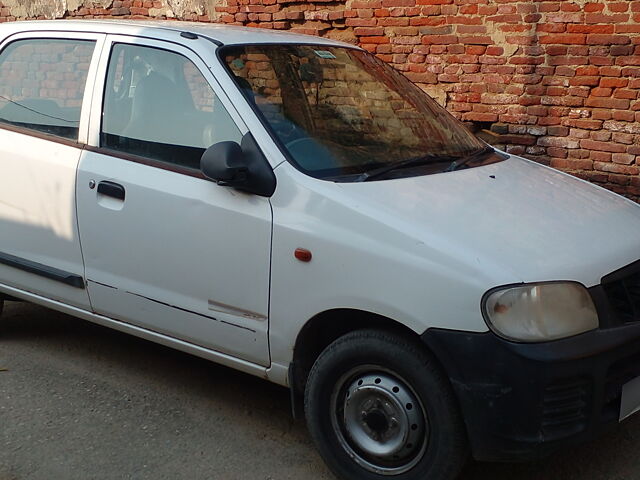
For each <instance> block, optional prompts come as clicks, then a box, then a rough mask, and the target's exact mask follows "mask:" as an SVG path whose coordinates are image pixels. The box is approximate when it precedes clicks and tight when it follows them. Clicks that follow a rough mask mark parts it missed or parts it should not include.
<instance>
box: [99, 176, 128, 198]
mask: <svg viewBox="0 0 640 480" xmlns="http://www.w3.org/2000/svg"><path fill="white" fill-rule="evenodd" d="M98 193H100V194H102V195H106V196H107V197H112V198H116V199H118V200H122V201H123V202H124V195H125V191H124V187H123V186H122V185H120V184H119V183H115V182H109V181H106V180H105V181H103V182H100V183H99V184H98Z"/></svg>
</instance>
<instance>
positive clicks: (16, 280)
mask: <svg viewBox="0 0 640 480" xmlns="http://www.w3.org/2000/svg"><path fill="white" fill-rule="evenodd" d="M104 38H105V36H104V35H100V34H89V33H68V32H65V33H59V32H24V33H20V34H17V35H13V36H10V37H9V38H8V39H5V40H4V41H3V42H2V45H0V284H3V285H5V286H7V287H10V288H17V289H20V290H27V291H29V292H32V293H35V294H37V295H40V296H43V297H46V298H50V299H54V300H59V301H62V302H64V303H68V304H71V305H74V306H77V307H80V308H85V309H87V310H88V309H89V298H88V295H87V291H86V288H85V281H84V267H83V261H82V253H81V251H80V240H79V234H78V228H77V218H76V201H75V181H76V170H77V166H78V161H79V159H80V152H81V150H82V143H83V142H84V141H85V140H86V137H87V128H88V112H89V106H90V99H91V98H90V96H91V94H92V91H93V80H94V78H95V71H96V69H97V62H98V54H96V52H100V47H101V45H102V42H103V41H104ZM5 291H6V290H5Z"/></svg>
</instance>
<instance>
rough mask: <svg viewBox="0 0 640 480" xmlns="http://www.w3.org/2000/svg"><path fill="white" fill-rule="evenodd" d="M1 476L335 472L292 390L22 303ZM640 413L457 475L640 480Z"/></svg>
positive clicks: (11, 326)
mask: <svg viewBox="0 0 640 480" xmlns="http://www.w3.org/2000/svg"><path fill="white" fill-rule="evenodd" d="M3 368H5V369H7V371H0V480H27V479H42V480H45V479H46V480H57V479H61V480H75V479H82V480H87V479H128V478H131V479H154V480H159V479H190V480H196V479H221V480H236V479H237V480H254V479H255V480H267V479H273V480H280V479H296V480H324V479H332V478H333V477H332V476H331V474H330V473H329V472H328V471H327V469H326V468H325V467H324V465H323V463H322V461H321V460H320V458H319V457H318V455H317V454H316V452H315V450H314V448H313V446H312V444H311V442H310V439H309V437H308V435H307V432H306V429H305V426H304V424H303V423H302V422H300V421H298V422H294V421H293V420H292V419H291V416H290V412H289V398H288V392H287V390H286V389H284V388H280V387H278V386H275V385H272V384H269V383H267V382H265V381H262V380H260V379H258V378H254V377H251V376H249V375H245V374H242V373H239V372H236V371H233V370H230V369H228V368H224V367H220V366H217V365H215V364H213V363H210V362H207V361H205V360H201V359H198V358H195V357H192V356H190V355H187V354H183V353H180V352H177V351H174V350H171V349H168V348H165V347H162V346H158V345H155V344H153V343H150V342H147V341H143V340H139V339H136V338H134V337H131V336H127V335H124V334H121V333H118V332H115V331H112V330H109V329H106V328H103V327H99V326H96V325H93V324H90V323H88V322H84V321H82V320H77V319H74V318H71V317H68V316H65V315H62V314H59V313H56V312H53V311H50V310H46V309H44V308H41V307H37V306H34V305H29V304H20V303H8V304H7V305H6V308H5V313H4V315H3V317H2V319H1V320H0V369H3ZM638 452H640V417H638V418H633V419H631V420H630V421H628V422H627V423H625V424H624V425H622V426H621V427H620V428H619V429H617V430H616V431H615V432H613V433H611V434H609V435H607V436H605V437H603V438H601V439H600V440H598V441H597V442H593V443H591V444H588V445H583V446H580V447H577V448H573V449H571V450H568V451H565V452H563V453H562V454H559V455H556V456H554V457H552V458H550V459H548V460H546V461H544V462H539V463H536V464H522V465H515V466H513V465H498V464H475V463H471V464H470V465H469V466H468V467H467V468H466V469H465V471H464V473H463V475H462V477H461V479H460V480H534V479H535V480H556V479H557V480H572V479H576V480H577V479H580V480H590V479H602V480H605V479H606V480H622V479H625V480H626V479H629V480H636V479H640V454H639V453H638Z"/></svg>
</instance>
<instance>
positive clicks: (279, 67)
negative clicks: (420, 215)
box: [221, 44, 495, 181]
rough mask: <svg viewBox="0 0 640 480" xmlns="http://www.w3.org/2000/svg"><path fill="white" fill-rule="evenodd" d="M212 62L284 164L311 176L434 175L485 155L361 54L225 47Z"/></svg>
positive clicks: (414, 91) (458, 127)
mask: <svg viewBox="0 0 640 480" xmlns="http://www.w3.org/2000/svg"><path fill="white" fill-rule="evenodd" d="M221 58H222V59H223V60H224V63H225V64H226V67H227V69H228V71H229V72H230V73H231V74H232V75H233V77H234V78H235V80H236V83H237V84H238V87H239V88H240V89H241V90H242V91H243V93H244V94H245V96H246V97H247V98H248V100H249V101H250V102H251V103H253V104H254V105H255V107H256V108H257V110H258V111H259V113H260V114H261V116H262V118H263V120H264V122H265V123H266V124H267V126H268V127H270V128H271V131H272V132H273V134H274V136H275V137H276V138H277V139H278V140H279V143H280V145H281V146H282V147H283V148H284V150H285V153H287V154H288V158H289V159H290V161H291V162H292V163H293V164H294V165H295V166H296V167H297V168H299V169H300V170H302V171H303V172H305V173H307V174H309V175H312V176H314V177H317V178H325V179H331V180H336V181H355V180H358V179H366V178H369V177H367V175H369V172H375V171H378V172H379V173H381V172H384V173H385V174H386V173H387V168H388V167H389V166H396V165H398V164H403V165H406V166H411V167H417V166H419V167H420V168H421V169H422V170H420V173H421V174H425V173H436V172H442V171H444V170H447V169H455V168H456V165H458V166H459V165H461V164H462V163H463V161H464V163H465V166H471V165H477V161H476V160H477V159H479V158H480V157H483V161H487V158H486V157H487V156H491V151H490V150H488V149H487V146H486V145H485V144H484V143H482V142H481V141H479V140H478V139H477V138H475V137H474V136H473V135H472V134H471V133H470V132H469V131H468V130H467V129H466V128H465V127H464V126H463V125H462V124H461V123H460V122H458V121H457V120H456V119H455V118H453V117H452V116H451V115H450V114H449V113H447V111H446V110H445V109H444V108H442V107H440V106H439V105H438V104H437V103H436V102H435V101H433V100H432V99H431V98H430V97H428V96H427V95H426V94H425V93H424V92H422V90H420V89H419V88H418V87H416V86H415V85H413V84H412V83H411V82H410V81H408V80H407V79H406V78H405V77H404V76H403V75H402V74H400V73H398V72H397V71H395V70H394V69H393V68H391V67H389V66H388V65H386V64H384V63H383V62H381V61H380V60H378V59H377V58H376V57H375V56H373V55H371V54H368V53H367V52H364V51H361V50H357V49H353V48H340V47H327V46H320V45H317V46H314V45H282V44H281V45H252V46H251V45H250V46H230V47H226V48H225V49H224V50H222V52H221ZM483 152H484V153H487V155H484V156H483V155H478V154H481V153H483ZM494 157H495V156H494ZM470 158H473V159H475V160H474V163H469V165H466V161H467V160H468V159H470ZM494 161H495V158H494ZM453 162H457V163H453ZM414 171H415V168H414ZM389 172H390V170H389ZM416 174H417V173H416ZM377 176H378V175H377V174H376V178H377ZM371 178H374V177H373V176H371Z"/></svg>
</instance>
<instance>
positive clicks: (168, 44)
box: [78, 34, 272, 367]
mask: <svg viewBox="0 0 640 480" xmlns="http://www.w3.org/2000/svg"><path fill="white" fill-rule="evenodd" d="M116 44H126V45H131V46H140V47H148V48H157V49H161V50H165V51H167V52H171V53H174V54H179V55H182V56H184V57H185V58H186V59H188V60H189V61H190V62H192V63H193V65H194V66H195V67H196V68H197V69H198V71H199V73H200V74H201V75H202V76H203V77H204V79H205V81H206V82H207V83H208V85H209V86H210V88H211V89H212V91H213V93H214V95H215V96H216V99H217V100H218V101H220V103H221V104H222V106H224V108H225V109H226V110H227V112H228V114H229V116H230V117H231V121H232V122H233V123H234V124H235V126H236V127H237V129H238V130H239V132H240V134H241V135H245V134H247V133H248V132H249V129H248V128H247V126H246V124H245V123H244V121H243V119H242V117H241V116H240V115H239V114H238V112H237V110H236V109H235V108H234V104H233V103H232V102H231V101H230V99H229V97H228V96H227V95H226V93H225V92H224V90H223V89H222V88H221V87H220V85H219V84H218V82H217V81H216V79H215V77H214V76H213V73H212V72H211V70H210V69H209V67H208V66H207V64H206V62H205V61H203V59H202V58H201V56H200V55H199V54H198V52H196V51H195V50H193V49H191V48H188V47H187V46H185V45H184V44H182V43H177V42H172V41H170V40H166V39H163V38H149V37H139V36H135V35H124V34H108V35H107V38H106V39H105V42H104V44H103V51H102V55H101V58H100V63H99V66H98V70H97V79H96V82H95V84H94V91H93V95H92V110H91V114H90V126H89V134H88V138H89V141H88V144H87V146H86V147H85V150H87V151H88V152H94V153H97V154H101V155H107V156H110V157H115V158H119V159H122V160H124V161H130V162H132V163H137V164H141V165H145V166H148V167H152V168H156V169H158V170H164V171H167V172H166V173H168V172H173V173H177V174H181V175H185V176H190V177H196V178H198V179H202V180H205V178H206V177H204V175H203V174H202V173H201V172H200V171H199V170H193V169H191V168H187V167H182V166H179V165H174V164H170V163H167V162H164V161H160V160H155V159H153V158H145V157H141V156H138V155H133V154H129V153H127V152H119V151H114V150H113V149H107V148H103V147H101V146H100V136H101V129H102V116H103V103H104V96H105V89H106V88H107V87H106V82H107V81H108V70H109V65H110V62H111V60H112V58H111V55H112V52H113V48H114V46H115V45H116ZM205 45H207V46H208V45H210V46H213V44H211V43H209V42H207V43H206V44H205ZM212 50H213V49H212ZM81 165H82V164H81ZM79 177H80V173H79ZM210 187H211V188H229V187H222V186H218V185H215V183H213V182H212V183H211V185H210ZM80 198H81V197H80V196H79V197H78V199H79V201H80ZM263 200H264V199H263ZM269 211H270V206H269ZM80 221H82V219H80ZM270 225H272V219H271V218H270ZM270 238H271V235H270V233H269V239H270ZM265 253H266V255H267V257H266V258H265V261H266V262H267V268H268V273H267V279H266V284H265V286H264V288H265V290H266V299H265V300H266V305H265V313H266V315H265V316H264V317H263V318H264V320H263V321H264V323H265V325H264V327H262V328H260V329H258V330H256V331H255V332H257V333H258V334H259V332H260V330H262V331H263V332H264V335H265V337H264V342H265V343H264V346H265V347H266V350H265V354H266V357H263V358H262V359H260V360H258V359H257V357H253V358H247V357H245V356H242V355H239V356H237V357H236V358H238V359H239V360H240V361H251V362H256V364H261V365H262V366H263V367H265V366H268V365H269V364H270V363H271V359H270V350H269V346H268V345H269V339H268V338H269V308H270V295H269V291H270V264H271V245H270V244H269V245H268V250H266V252H265ZM87 255H89V253H86V255H85V258H86V262H88V261H89V260H88V258H87ZM86 268H87V272H88V274H89V270H90V265H88V264H87V265H86ZM94 283H96V282H94ZM97 283H98V284H99V282H97ZM116 288H117V287H116ZM89 295H90V297H91V292H89ZM161 302H162V300H160V303H161ZM211 302H212V300H209V303H210V305H209V309H210V310H216V311H218V313H219V314H221V315H224V314H231V315H235V316H238V315H240V316H242V317H245V318H252V319H253V320H252V321H255V319H256V318H258V317H255V315H256V314H255V313H254V312H250V311H248V310H247V311H245V310H242V309H239V308H234V307H232V306H231V305H226V304H221V303H219V304H218V303H216V304H215V305H213V306H212V304H211ZM93 307H94V312H95V313H98V314H105V312H103V311H99V309H98V310H96V305H93ZM180 308H182V307H180ZM184 311H185V312H186V311H187V310H184ZM106 314H107V315H110V314H109V313H106ZM254 317H255V318H254ZM261 317H262V315H261ZM214 320H215V319H214ZM131 323H132V324H133V325H136V324H137V322H134V321H132V322H131ZM221 323H223V324H229V325H231V323H228V322H226V321H222V322H221ZM137 326H138V327H140V328H149V327H148V326H144V325H137ZM236 327H237V326H236ZM240 328H241V329H246V330H247V331H253V330H251V327H248V328H247V327H245V326H240ZM161 333H162V332H161ZM165 334H166V333H165ZM167 335H168V336H170V337H171V338H175V339H176V340H177V341H181V342H183V341H187V342H190V341H191V340H189V339H186V338H183V337H181V336H173V335H172V334H170V333H169V334H167ZM253 344H254V343H252V345H253ZM193 345H194V346H195V347H199V348H207V349H209V348H214V349H216V348H215V347H211V346H209V345H199V344H197V343H194V344H193ZM256 345H259V343H257V344H256ZM253 348H254V349H255V347H253ZM216 351H217V349H216ZM247 353H248V352H247ZM222 354H229V352H224V351H223V352H222Z"/></svg>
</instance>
